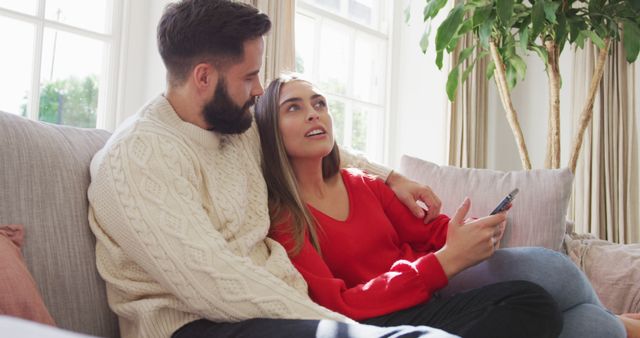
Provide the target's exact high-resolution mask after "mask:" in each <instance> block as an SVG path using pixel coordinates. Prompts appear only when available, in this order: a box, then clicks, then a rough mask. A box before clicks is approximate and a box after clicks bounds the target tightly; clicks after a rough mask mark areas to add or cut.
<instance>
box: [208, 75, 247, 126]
mask: <svg viewBox="0 0 640 338" xmlns="http://www.w3.org/2000/svg"><path fill="white" fill-rule="evenodd" d="M226 82H227V81H226V80H225V78H224V77H223V76H220V78H219V79H218V84H217V85H216V92H215V93H214V94H213V98H212V99H211V100H210V101H209V102H208V103H207V104H206V105H205V106H204V109H203V110H204V111H203V114H204V119H205V121H207V123H208V124H209V125H210V126H211V129H210V130H212V131H215V132H218V133H221V134H240V133H244V132H245V131H246V130H247V129H249V127H251V121H252V117H251V112H250V111H249V109H250V108H251V106H253V105H254V104H255V101H256V100H255V96H254V97H251V98H249V99H248V100H247V101H246V102H245V103H244V104H243V105H242V106H240V105H238V104H236V103H235V102H234V101H233V99H231V97H230V96H229V92H228V89H227V83H226Z"/></svg>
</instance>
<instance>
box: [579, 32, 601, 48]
mask: <svg viewBox="0 0 640 338" xmlns="http://www.w3.org/2000/svg"><path fill="white" fill-rule="evenodd" d="M582 32H583V33H585V34H586V35H587V36H588V37H589V38H591V41H593V43H594V44H595V45H596V46H598V48H600V49H603V48H604V41H603V40H602V38H601V37H599V36H598V34H596V32H594V31H590V30H586V31H582Z"/></svg>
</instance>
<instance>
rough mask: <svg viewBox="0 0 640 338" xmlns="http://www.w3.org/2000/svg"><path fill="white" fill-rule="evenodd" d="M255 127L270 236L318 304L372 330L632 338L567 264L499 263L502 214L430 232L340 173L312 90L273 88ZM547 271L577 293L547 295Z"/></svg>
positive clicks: (436, 224)
mask: <svg viewBox="0 0 640 338" xmlns="http://www.w3.org/2000/svg"><path fill="white" fill-rule="evenodd" d="M256 122H257V124H258V129H259V131H260V136H261V143H262V147H263V156H264V161H263V171H264V175H265V178H266V180H267V185H268V188H269V203H270V212H271V217H272V231H271V236H272V237H273V238H274V239H276V240H277V241H279V242H280V243H281V244H282V245H283V246H284V247H285V248H286V249H287V250H288V251H289V255H290V258H291V260H292V262H293V263H294V265H295V266H296V268H297V269H298V270H299V271H300V272H301V274H302V275H303V277H304V278H305V280H307V283H308V285H309V294H310V296H311V298H312V299H314V300H315V301H316V302H318V303H319V304H321V305H323V306H326V307H328V308H330V309H332V310H334V311H337V312H341V313H343V314H345V315H347V316H350V317H352V318H354V319H357V320H360V321H362V322H364V323H367V324H374V325H383V326H386V325H401V324H413V325H430V326H434V327H438V328H441V329H444V330H446V331H449V332H451V333H456V334H459V335H462V336H465V337H484V336H487V337H488V336H492V337H501V336H504V337H509V336H511V337H515V336H518V337H529V336H530V337H553V336H557V335H558V334H559V332H560V331H559V330H560V326H561V325H560V323H559V322H560V321H561V319H563V320H564V329H563V331H562V336H563V337H603V336H608V337H624V336H625V333H624V327H623V326H622V324H621V321H620V320H618V319H617V318H616V317H614V316H613V315H611V314H609V313H608V312H606V311H605V310H604V309H603V308H602V306H601V305H600V303H599V302H598V300H597V298H596V296H595V294H594V293H593V290H592V289H591V287H590V286H589V284H588V282H587V281H586V279H584V276H583V275H581V274H580V271H579V270H577V269H576V268H575V267H574V266H573V265H572V264H571V262H568V261H567V260H566V259H564V258H563V257H562V256H561V255H559V254H556V253H552V252H549V251H547V250H543V249H531V248H528V249H508V250H499V251H497V252H496V251H495V250H496V248H497V246H498V245H499V241H500V238H501V237H502V234H503V230H504V220H505V214H504V213H501V214H497V215H493V216H487V217H484V218H481V219H478V220H473V221H470V222H465V221H464V217H465V216H466V213H467V212H468V210H469V207H470V202H469V201H468V200H465V202H463V204H462V206H461V207H460V208H459V209H458V211H457V212H456V215H455V216H454V217H453V218H452V219H449V218H448V217H447V216H444V215H441V216H439V217H437V218H436V219H434V220H433V221H431V222H430V223H429V224H426V225H425V224H422V222H421V221H420V220H417V219H416V218H415V217H413V215H412V214H411V213H410V212H409V211H408V210H407V209H406V208H405V207H404V206H402V205H401V204H400V202H399V201H398V200H397V199H396V198H395V196H394V194H393V193H392V192H391V191H390V190H389V189H388V188H387V187H386V186H385V185H384V183H382V182H381V181H379V180H376V179H375V178H372V177H370V176H367V175H365V174H363V173H361V172H357V171H355V170H339V167H338V164H339V163H340V159H339V154H338V150H337V147H336V145H335V141H334V138H333V130H332V121H331V116H330V115H329V111H328V108H327V104H326V99H325V98H324V97H323V96H322V95H321V93H320V91H319V90H317V89H316V88H315V87H314V86H313V85H312V84H311V83H309V82H307V81H304V80H300V79H298V78H295V77H281V78H279V79H276V80H274V81H273V82H272V83H271V84H270V85H269V87H268V88H267V89H266V91H265V94H264V96H263V97H261V99H260V100H259V102H258V104H257V106H256ZM356 200H357V203H356ZM494 252H496V253H497V254H496V255H493V254H494ZM539 254H543V255H544V256H545V257H544V261H542V258H540V259H536V257H537V256H536V255H539ZM491 256H493V257H492V258H491V259H489V260H488V261H486V262H484V263H482V264H479V265H476V264H477V263H480V262H482V261H484V260H485V259H487V258H489V257H491ZM510 259H517V260H522V261H523V262H525V261H526V262H527V267H528V268H532V267H535V268H536V269H538V270H537V274H534V276H531V275H529V274H526V273H521V275H518V273H516V272H513V271H514V270H517V271H521V272H522V270H523V269H512V267H513V266H517V265H518V264H512V263H508V262H507V263H504V264H503V261H509V260H510ZM541 263H544V264H551V263H553V266H554V268H556V269H561V270H557V271H561V272H562V273H564V274H566V273H567V272H570V274H571V275H572V276H570V277H569V278H571V279H569V278H565V280H564V284H561V285H565V286H566V285H570V286H571V288H572V289H573V290H575V291H576V292H573V293H567V292H563V290H562V289H559V290H558V289H557V288H556V285H551V286H545V284H544V283H545V281H546V280H548V276H543V277H544V278H546V279H543V278H540V275H546V274H548V273H549V272H553V271H556V270H553V271H551V270H549V269H547V267H546V265H544V264H541ZM505 264H506V265H505ZM536 264H537V265H536ZM474 265H476V266H475V267H474V268H472V269H467V268H469V267H471V266H474ZM496 266H497V268H496ZM465 269H466V270H465ZM543 269H547V270H543ZM488 271H491V273H487V272H488ZM528 271H529V270H524V272H528ZM456 275H457V276H456ZM454 276H456V277H455V278H454ZM522 279H525V280H529V281H534V282H536V283H537V284H540V285H542V286H545V288H547V289H548V290H550V291H551V295H553V296H554V298H555V299H556V300H558V301H559V303H560V304H559V305H560V309H561V310H562V318H561V319H557V318H556V317H554V316H555V315H556V313H555V312H554V311H555V307H554V306H555V304H553V303H555V302H550V301H548V297H549V294H548V293H546V292H541V290H540V289H539V287H538V286H537V285H535V284H533V283H531V282H523V281H518V280H522ZM557 279H562V278H561V276H557ZM505 281H509V282H505ZM576 283H577V284H578V285H577V286H576V285H575V284H576ZM447 284H449V285H448V286H447ZM550 284H553V283H550ZM439 290H441V291H442V292H439ZM463 291H464V292H463ZM554 292H555V294H554ZM626 319H628V320H631V319H630V318H626ZM593 323H595V324H594V325H590V324H593ZM591 326H594V327H591ZM585 327H586V328H587V329H584V328H585ZM603 332H604V333H605V334H604V335H603V334H602V333H603Z"/></svg>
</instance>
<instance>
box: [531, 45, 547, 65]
mask: <svg viewBox="0 0 640 338" xmlns="http://www.w3.org/2000/svg"><path fill="white" fill-rule="evenodd" d="M529 49H531V50H533V51H534V52H536V54H538V57H539V58H540V59H542V61H543V62H544V66H545V68H546V67H547V66H548V65H549V53H548V52H547V50H546V49H544V48H543V47H542V46H537V45H532V46H529Z"/></svg>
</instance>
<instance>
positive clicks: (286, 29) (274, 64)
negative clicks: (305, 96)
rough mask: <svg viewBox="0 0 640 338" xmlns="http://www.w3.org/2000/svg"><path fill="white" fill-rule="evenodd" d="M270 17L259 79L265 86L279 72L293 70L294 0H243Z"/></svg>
mask: <svg viewBox="0 0 640 338" xmlns="http://www.w3.org/2000/svg"><path fill="white" fill-rule="evenodd" d="M242 2H245V3H248V4H251V5H253V6H254V7H256V8H257V9H259V10H260V11H261V12H263V13H265V14H267V15H268V16H269V18H271V31H270V32H269V33H268V34H267V36H266V37H265V46H264V47H265V48H264V57H263V60H262V71H261V72H260V79H261V80H262V83H263V84H264V85H265V86H267V85H268V84H269V81H271V80H273V78H275V77H276V76H278V75H279V74H280V73H281V72H285V71H294V70H295V60H296V52H295V35H294V28H295V17H296V4H295V0H243V1H242Z"/></svg>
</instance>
